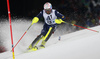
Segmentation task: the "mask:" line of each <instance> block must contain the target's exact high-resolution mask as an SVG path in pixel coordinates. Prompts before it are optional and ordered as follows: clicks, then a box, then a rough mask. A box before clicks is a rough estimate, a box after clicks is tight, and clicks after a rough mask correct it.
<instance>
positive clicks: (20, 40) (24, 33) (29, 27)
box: [13, 24, 33, 49]
mask: <svg viewBox="0 0 100 59" xmlns="http://www.w3.org/2000/svg"><path fill="white" fill-rule="evenodd" d="M32 25H33V24H31V25H30V26H29V27H28V29H27V30H26V31H25V33H24V34H23V35H22V37H21V38H20V39H19V41H18V42H17V43H16V45H15V46H14V47H13V49H14V48H15V47H16V46H17V44H18V43H19V42H20V41H21V39H22V38H23V37H24V35H25V34H26V33H27V31H28V30H29V29H30V27H31V26H32Z"/></svg>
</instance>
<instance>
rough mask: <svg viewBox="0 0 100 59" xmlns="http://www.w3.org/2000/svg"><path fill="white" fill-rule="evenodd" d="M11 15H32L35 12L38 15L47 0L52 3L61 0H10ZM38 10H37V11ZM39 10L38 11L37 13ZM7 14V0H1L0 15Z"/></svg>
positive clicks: (55, 3) (57, 2)
mask: <svg viewBox="0 0 100 59" xmlns="http://www.w3.org/2000/svg"><path fill="white" fill-rule="evenodd" d="M9 1H10V10H11V16H12V17H13V16H19V17H31V16H30V14H32V13H34V15H33V16H36V14H37V13H39V12H40V11H41V10H42V9H43V5H44V3H45V2H50V3H52V5H54V6H55V5H58V4H59V3H60V0H58V1H55V0H9ZM34 10H35V11H34ZM36 10H37V11H36ZM36 12H37V13H36ZM7 15H8V14H7V0H0V17H6V16H7Z"/></svg>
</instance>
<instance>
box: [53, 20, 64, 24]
mask: <svg viewBox="0 0 100 59" xmlns="http://www.w3.org/2000/svg"><path fill="white" fill-rule="evenodd" d="M55 22H56V23H57V24H61V23H65V22H64V21H63V20H62V19H55Z"/></svg>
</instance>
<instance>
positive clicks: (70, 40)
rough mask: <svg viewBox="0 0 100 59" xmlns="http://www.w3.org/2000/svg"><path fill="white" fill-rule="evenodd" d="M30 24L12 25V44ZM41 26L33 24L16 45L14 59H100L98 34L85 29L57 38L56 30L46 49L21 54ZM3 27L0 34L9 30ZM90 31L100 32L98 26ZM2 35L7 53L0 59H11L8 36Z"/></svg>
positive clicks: (99, 35)
mask: <svg viewBox="0 0 100 59" xmlns="http://www.w3.org/2000/svg"><path fill="white" fill-rule="evenodd" d="M16 24H17V25H16ZM26 24H27V25H26ZM30 24H31V22H30V21H25V22H20V24H19V23H17V22H16V23H15V22H13V23H12V25H13V35H14V43H16V42H17V41H18V40H19V38H20V37H21V36H22V34H23V33H24V32H25V30H26V29H27V28H28V26H29V25H30ZM41 24H42V23H40V24H39V23H37V24H34V25H36V26H34V25H33V26H32V27H31V28H30V30H29V31H28V32H27V34H26V35H25V36H24V37H23V39H22V40H21V42H20V43H19V44H18V45H17V47H16V48H15V59H100V33H97V32H93V31H90V30H86V29H84V30H80V31H76V32H73V33H70V34H62V35H58V36H57V34H58V33H57V32H58V30H57V31H56V33H57V34H56V33H55V34H53V35H52V37H51V38H50V40H49V41H48V42H47V44H46V48H44V49H40V50H38V51H34V52H30V53H23V52H24V51H25V48H27V47H28V46H29V44H30V43H31V42H32V41H33V39H34V38H35V37H36V36H37V35H38V34H37V33H40V31H41V29H42V25H41ZM7 25H8V23H7ZM3 26H4V27H2V28H1V29H4V28H6V29H5V31H6V32H4V31H3V30H2V32H1V33H2V34H3V33H4V34H7V33H9V30H8V29H7V28H9V26H8V27H7V26H5V25H4V24H3ZM36 28H37V29H38V30H37V29H36ZM90 29H94V30H97V31H99V32H100V26H96V27H92V28H90ZM34 32H36V33H34ZM4 34H3V37H2V38H3V39H5V42H6V43H7V44H6V47H7V48H8V51H7V52H4V53H1V54H0V59H13V58H12V52H10V50H11V47H10V46H11V42H9V41H10V37H9V36H10V35H6V36H5V35H4ZM59 36H60V37H61V40H60V41H59V40H58V39H59ZM8 39H9V40H8ZM30 39H31V40H30Z"/></svg>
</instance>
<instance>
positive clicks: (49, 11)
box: [44, 2, 52, 14]
mask: <svg viewBox="0 0 100 59" xmlns="http://www.w3.org/2000/svg"><path fill="white" fill-rule="evenodd" d="M44 10H45V12H46V13H47V14H50V13H51V11H52V5H51V3H49V2H46V3H45V4H44Z"/></svg>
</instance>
